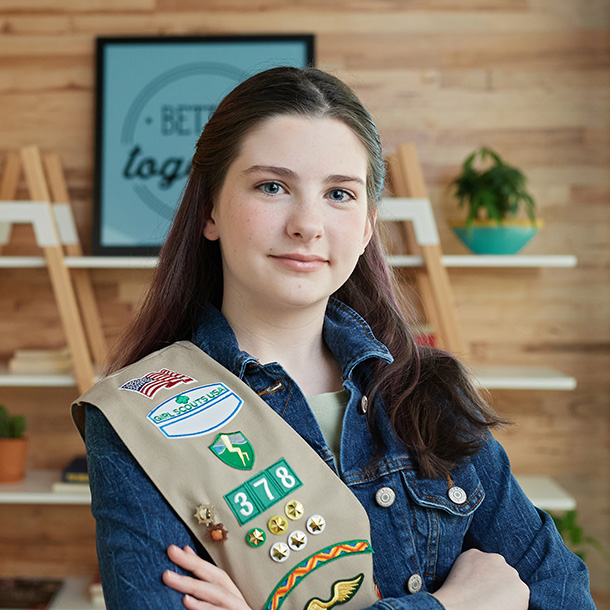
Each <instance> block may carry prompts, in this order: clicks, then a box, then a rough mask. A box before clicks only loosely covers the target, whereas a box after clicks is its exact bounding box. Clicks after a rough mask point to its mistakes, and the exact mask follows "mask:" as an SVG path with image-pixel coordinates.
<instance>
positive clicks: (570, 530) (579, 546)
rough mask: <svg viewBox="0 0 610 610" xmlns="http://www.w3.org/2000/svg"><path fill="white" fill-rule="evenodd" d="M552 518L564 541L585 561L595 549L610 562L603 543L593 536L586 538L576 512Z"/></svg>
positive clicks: (555, 515)
mask: <svg viewBox="0 0 610 610" xmlns="http://www.w3.org/2000/svg"><path fill="white" fill-rule="evenodd" d="M551 517H552V518H553V521H554V522H555V525H556V526H557V530H558V531H559V533H560V534H561V537H562V538H563V541H564V542H565V543H566V545H567V546H568V547H569V548H570V549H571V550H572V551H573V552H574V553H575V554H576V555H578V556H579V557H580V558H581V559H582V560H583V561H585V560H586V557H587V552H588V550H589V548H594V549H595V550H597V551H598V552H599V553H600V555H601V556H602V557H603V558H604V559H605V560H606V561H610V554H609V553H608V551H607V550H606V549H605V548H604V547H603V546H602V545H601V543H600V542H599V541H598V540H596V539H595V538H592V537H591V536H585V534H584V531H583V528H582V526H581V525H579V523H578V514H577V512H576V511H575V510H568V511H566V512H565V513H563V514H561V515H557V514H551Z"/></svg>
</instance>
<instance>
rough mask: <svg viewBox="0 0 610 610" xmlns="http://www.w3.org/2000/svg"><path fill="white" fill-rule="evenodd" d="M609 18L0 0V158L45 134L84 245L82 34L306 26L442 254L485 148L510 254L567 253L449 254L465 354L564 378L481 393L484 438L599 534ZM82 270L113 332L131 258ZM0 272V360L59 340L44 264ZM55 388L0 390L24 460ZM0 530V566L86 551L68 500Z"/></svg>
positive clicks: (20, 567) (24, 246)
mask: <svg viewBox="0 0 610 610" xmlns="http://www.w3.org/2000/svg"><path fill="white" fill-rule="evenodd" d="M609 24H610V3H609V2H608V1H607V0H459V1H458V0H402V1H400V0H379V1H372V0H369V1H364V0H336V1H335V2H321V1H319V0H284V1H283V0H265V1H264V2H263V1H259V2H257V1H256V0H249V1H245V0H81V1H78V0H0V32H1V34H0V162H3V161H4V158H5V155H6V153H7V152H8V151H10V150H14V149H17V148H18V147H19V146H21V145H25V144H30V143H36V144H38V145H39V146H40V147H41V148H42V149H43V151H46V150H55V151H58V152H59V153H60V155H61V158H62V161H63V163H64V165H65V167H66V168H67V178H68V185H69V189H70V194H71V197H72V199H73V203H74V207H75V214H76V219H77V223H78V229H79V233H80V236H81V239H82V241H83V244H84V245H85V248H87V247H88V245H89V243H90V234H91V217H92V196H91V192H92V172H93V136H94V131H93V125H94V119H93V108H94V96H95V91H94V82H95V80H94V79H95V75H94V65H95V64H94V38H95V37H96V36H101V35H138V34H141V35H144V34H149V35H150V34H155V35H164V34H165V35H169V34H173V35H182V34H184V35H187V34H230V33H303V32H305V33H309V32H311V33H314V34H315V35H316V44H317V64H318V65H319V66H320V67H322V68H325V69H328V70H331V71H333V72H334V73H336V74H337V75H338V76H340V77H342V78H344V79H345V80H346V81H347V82H348V83H349V84H350V85H352V86H353V87H354V89H355V90H356V91H357V93H358V94H359V95H360V96H361V98H362V99H363V100H364V101H365V103H366V104H367V105H368V106H369V108H370V109H371V110H372V112H373V114H374V116H375V118H376V120H377V123H378V125H379V128H380V130H381V133H382V137H383V141H384V144H385V146H386V149H387V150H388V151H391V150H393V149H394V148H395V147H396V145H397V144H398V143H400V142H403V141H407V140H413V141H415V142H416V143H417V145H418V147H419V152H420V156H421V159H422V162H423V168H424V173H425V176H426V180H427V182H428V184H429V188H430V193H431V197H432V200H433V205H434V209H435V213H436V215H437V220H438V223H439V228H440V232H441V237H442V243H443V248H444V250H445V252H447V253H464V249H463V248H462V246H461V245H460V244H459V243H458V242H457V240H456V239H455V238H454V237H453V236H452V234H451V232H450V230H449V228H448V224H447V222H446V221H447V220H448V219H451V218H454V217H458V216H459V212H458V210H457V208H456V205H455V201H454V200H453V199H452V197H451V193H450V190H449V189H448V184H449V183H450V181H451V179H452V178H453V177H454V176H455V174H456V172H457V170H458V167H459V165H460V163H461V161H462V160H463V159H464V157H465V156H466V155H467V154H468V153H469V152H471V151H472V150H473V149H474V148H475V147H477V146H479V145H482V144H488V145H490V146H492V147H495V148H496V149H497V150H498V151H499V152H500V153H501V154H503V155H504V156H505V157H506V158H507V160H508V161H509V162H512V163H514V164H516V165H518V166H520V167H522V168H523V169H524V170H525V172H526V174H527V175H528V177H529V180H530V186H531V190H532V191H533V193H534V195H535V197H536V198H537V200H538V202H539V206H540V211H541V215H542V216H543V217H544V219H545V220H546V228H545V229H544V230H543V232H542V233H541V234H540V235H539V236H538V237H537V238H536V240H535V241H534V242H533V243H532V244H531V245H530V246H528V249H527V252H529V253H541V254H564V253H570V254H575V255H577V256H578V260H579V264H578V268H576V269H574V270H552V269H551V270H528V271H517V270H511V271H498V270H495V271H472V270H452V271H451V272H450V273H451V281H452V285H453V287H454V291H455V297H456V301H457V306H458V314H459V322H460V324H461V327H462V330H463V333H464V335H465V337H466V338H467V340H468V344H469V347H470V350H471V353H472V354H473V355H474V358H475V359H476V360H477V361H478V362H481V363H489V364H531V365H550V366H553V367H555V368H559V369H562V370H563V371H565V372H566V373H569V374H571V375H573V376H575V377H577V379H578V382H579V385H578V389H577V390H576V391H574V392H517V391H512V392H508V391H501V392H500V391H498V392H494V395H493V396H494V402H495V404H496V407H497V408H498V409H499V410H500V411H501V412H502V413H503V414H504V415H505V416H507V417H509V418H512V419H513V420H514V421H515V422H516V425H515V426H513V427H511V428H509V429H508V430H506V431H505V432H503V433H501V434H500V437H501V440H502V441H503V442H504V444H505V446H506V447H507V450H508V452H509V454H510V457H511V459H512V462H513V466H514V469H515V470H516V471H517V472H520V473H532V474H551V475H553V476H555V477H556V478H557V480H558V481H559V482H560V483H562V484H563V485H564V486H565V487H566V488H567V489H568V490H569V491H570V492H571V493H573V494H574V495H575V496H576V498H577V500H578V504H579V509H580V511H579V512H580V516H581V520H582V523H583V525H584V527H585V530H586V533H587V534H588V535H591V536H594V537H595V538H597V539H599V540H600V541H601V542H602V543H603V544H605V545H606V548H610V526H609V519H608V516H609V513H610V476H609V475H610V442H609V441H610V431H609V411H610V374H609V371H610V316H609V307H610V305H609V303H610V282H609V279H610V278H609V264H610V205H609V200H610V163H609V161H610V152H609V151H610V147H609V146H608V145H609V144H610V35H609V31H608V30H609ZM22 195H24V196H25V194H24V193H23V192H22ZM31 251H32V236H31V232H30V231H29V230H26V229H20V230H18V231H16V233H15V244H14V245H13V246H11V249H10V250H9V252H11V253H29V252H31ZM93 278H94V282H95V289H96V294H97V297H98V300H99V302H100V306H101V311H102V316H103V323H104V327H105V330H106V333H107V335H108V337H109V339H110V340H112V339H114V338H116V336H117V334H118V333H119V330H120V328H121V327H122V326H123V325H124V324H125V323H126V321H127V320H128V319H129V316H130V315H131V312H132V310H133V307H134V303H135V302H136V301H137V298H138V297H137V295H138V294H139V291H140V289H141V286H142V285H143V283H144V282H145V281H146V278H147V273H144V272H133V271H96V272H94V273H93ZM0 282H1V284H0V285H1V290H0V337H2V340H1V342H0V357H3V358H4V359H6V358H8V355H9V354H10V353H11V352H12V351H13V350H14V349H15V348H17V347H39V346H45V347H55V346H59V345H62V343H63V339H62V337H61V333H60V331H59V328H58V318H57V314H56V312H55V309H54V306H53V302H52V298H51V293H50V288H49V285H48V281H47V279H46V275H45V272H44V271H43V270H28V271H26V270H19V271H16V270H6V269H4V270H0ZM73 395H74V393H73V392H72V391H70V390H48V389H47V390H36V389H29V390H27V389H6V388H0V402H2V403H5V404H7V405H8V406H9V407H11V408H13V409H19V410H22V411H23V412H25V413H27V415H28V416H29V420H30V433H31V437H32V443H31V452H30V456H29V465H30V467H36V468H45V467H47V468H50V467H59V466H61V464H62V463H63V462H64V461H65V460H66V459H67V458H68V457H70V456H71V455H72V453H74V452H76V451H78V450H79V449H80V440H79V439H78V438H77V436H76V433H75V432H74V430H73V429H72V427H71V423H70V421H69V419H68V417H67V405H68V403H69V401H70V399H71V398H72V397H73ZM0 533H1V540H2V542H1V543H0V573H1V574H15V573H20V574H29V575H42V574H46V575H57V576H59V575H64V574H75V575H77V574H86V573H89V572H91V570H92V569H93V567H94V566H95V554H94V549H93V543H92V536H93V524H92V522H91V518H90V517H89V516H88V509H86V508H79V507H74V508H70V509H65V508H59V507H54V508H53V507H6V506H2V507H1V508H0ZM57 541H63V544H62V552H61V553H54V552H53V548H52V545H53V543H56V542H57ZM58 557H59V560H58ZM588 563H589V565H590V568H591V572H592V582H593V588H594V590H595V591H596V598H597V600H598V605H599V607H600V608H608V607H610V584H609V583H610V570H609V564H608V563H604V561H603V560H602V559H601V558H600V556H599V555H598V554H597V553H596V552H595V551H591V552H590V553H589V558H588Z"/></svg>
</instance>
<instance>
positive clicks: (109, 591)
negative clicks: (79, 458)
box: [86, 405, 206, 610]
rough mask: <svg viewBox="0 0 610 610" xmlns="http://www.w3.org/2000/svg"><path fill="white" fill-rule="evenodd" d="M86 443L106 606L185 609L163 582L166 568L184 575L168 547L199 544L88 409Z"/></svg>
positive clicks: (103, 421)
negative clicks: (173, 559)
mask: <svg viewBox="0 0 610 610" xmlns="http://www.w3.org/2000/svg"><path fill="white" fill-rule="evenodd" d="M86 445H87V464H88V470H89V484H90V487H91V512H92V513H93V516H94V517H95V521H96V544H97V554H98V561H99V566H100V575H101V579H102V587H103V590H104V598H105V601H106V608H107V609H108V610H141V609H142V608H147V609H150V610H157V609H158V610H171V609H172V608H176V610H178V609H183V608H184V606H183V604H182V594H181V593H178V592H177V591H174V590H173V589H170V588H169V587H168V586H167V585H165V584H164V583H163V581H162V580H161V575H162V573H163V572H164V571H165V570H166V569H172V570H174V571H176V572H179V573H182V574H185V573H186V572H184V571H182V570H181V569H180V568H178V566H176V565H175V564H174V563H173V562H172V561H171V560H170V559H169V558H168V556H167V552H166V551H167V547H168V546H170V544H176V545H178V546H180V547H183V546H185V545H187V544H188V545H190V546H191V547H192V548H194V549H195V550H196V551H197V553H198V554H199V555H200V556H202V557H206V553H205V550H203V547H202V546H201V545H200V543H199V542H198V541H197V540H196V539H194V538H193V537H191V535H190V533H189V531H188V529H187V528H186V526H185V525H184V524H183V523H182V521H181V520H180V519H179V517H178V516H177V515H176V514H175V513H174V511H173V510H172V508H171V507H170V506H169V505H168V503H167V502H166V501H165V499H164V498H163V496H162V495H161V494H160V493H159V491H158V490H157V488H156V487H155V486H154V485H153V484H152V482H151V481H150V479H149V478H148V477H147V476H146V474H145V473H144V471H143V470H142V468H141V467H140V465H139V464H138V463H137V462H136V461H135V459H134V458H133V456H132V455H131V454H130V453H129V451H128V450H127V448H126V447H125V445H124V444H123V442H122V441H121V439H120V438H119V437H118V435H117V434H116V432H115V431H114V429H113V428H112V426H111V425H110V423H109V422H108V420H107V419H106V418H105V417H104V415H103V414H102V413H101V411H99V410H98V409H97V408H95V407H92V406H90V405H88V406H87V407H86Z"/></svg>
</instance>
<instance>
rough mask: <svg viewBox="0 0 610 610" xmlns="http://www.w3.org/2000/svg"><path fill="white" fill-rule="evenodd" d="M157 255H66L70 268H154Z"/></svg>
mask: <svg viewBox="0 0 610 610" xmlns="http://www.w3.org/2000/svg"><path fill="white" fill-rule="evenodd" d="M158 262H159V258H158V257H157V256H66V266H68V267H70V268H72V269H154V268H155V267H156V266H157V263H158Z"/></svg>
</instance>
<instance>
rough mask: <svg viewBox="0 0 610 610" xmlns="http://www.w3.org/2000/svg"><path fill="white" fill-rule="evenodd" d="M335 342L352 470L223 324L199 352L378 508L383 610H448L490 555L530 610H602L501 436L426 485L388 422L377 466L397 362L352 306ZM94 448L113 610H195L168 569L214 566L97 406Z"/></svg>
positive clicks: (333, 321) (90, 421)
mask: <svg viewBox="0 0 610 610" xmlns="http://www.w3.org/2000/svg"><path fill="white" fill-rule="evenodd" d="M323 333H324V340H325V341H326V344H327V345H328V347H329V349H330V350H331V351H332V353H333V354H334V356H335V358H336V359H337V361H338V362H339V364H340V366H341V369H342V376H343V386H344V388H345V389H346V390H347V391H348V393H349V396H350V398H349V402H348V405H347V408H346V411H345V416H344V420H343V430H342V436H341V452H340V464H339V466H340V467H339V468H337V465H336V464H335V462H334V458H333V455H332V453H331V452H330V450H329V448H328V446H327V444H326V441H325V439H324V436H323V434H322V432H321V430H320V427H319V426H318V423H317V421H316V418H315V416H314V415H313V413H312V411H311V409H310V408H309V406H308V404H307V402H306V399H305V397H304V396H303V394H302V392H301V390H300V389H299V387H298V386H297V385H296V383H295V382H294V381H293V380H292V379H291V378H290V376H289V375H288V374H287V373H286V371H285V370H284V369H283V368H282V367H281V366H280V365H279V364H277V363H270V364H265V365H261V364H260V363H259V362H258V361H257V360H256V359H255V358H253V357H252V356H250V355H249V354H247V353H246V352H243V351H241V350H240V349H239V347H238V344H237V341H236V338H235V335H234V333H233V331H232V330H231V328H230V326H229V324H228V323H227V321H226V320H225V318H224V316H223V315H222V314H221V313H220V312H219V311H218V310H216V309H215V308H213V307H211V306H208V307H207V308H206V310H205V312H204V314H203V315H202V317H201V319H200V322H199V325H198V328H197V329H196V331H195V333H194V335H193V338H192V340H193V342H194V343H195V344H196V345H197V346H199V347H200V348H201V349H202V350H204V351H205V352H207V353H208V354H209V355H210V356H212V357H213V358H214V359H215V360H217V361H218V362H220V363H221V364H222V365H223V366H225V367H226V368H227V369H229V370H230V371H231V372H233V373H234V374H235V375H237V376H238V377H240V378H241V379H242V380H243V381H244V382H246V383H247V384H248V385H249V386H250V387H251V388H252V389H253V390H254V391H255V392H257V393H258V394H259V395H260V396H261V397H262V398H263V399H264V400H265V401H266V402H267V403H268V405H269V406H270V407H271V408H272V409H273V410H275V411H276V412H277V413H278V414H279V415H281V416H282V417H283V418H284V420H285V421H286V422H288V423H289V424H290V425H291V426H292V428H293V429H294V430H296V431H297V432H298V433H299V434H300V435H301V436H302V437H303V438H304V439H305V440H306V441H307V442H308V443H309V445H310V446H311V447H312V448H313V449H314V450H315V451H316V452H317V453H318V455H319V456H320V457H321V458H322V459H323V460H324V461H325V462H326V463H327V464H328V466H329V468H332V469H333V470H334V471H335V472H340V473H341V477H342V478H343V480H344V481H345V483H346V484H347V485H348V487H349V488H350V489H351V491H352V492H353V493H354V495H355V496H356V497H357V498H358V500H359V501H360V502H361V503H362V504H363V506H364V507H365V508H366V510H367V513H368V515H369V519H370V524H371V542H372V546H373V549H374V555H373V565H374V575H375V579H376V581H377V585H378V587H379V590H380V592H381V595H382V598H383V599H382V600H381V601H379V602H377V603H376V604H375V606H374V608H376V609H378V610H390V609H392V610H428V609H429V610H439V609H441V608H443V605H442V604H441V603H440V602H439V601H438V600H437V599H436V598H435V597H433V595H432V594H433V593H434V591H436V590H437V589H438V588H439V587H440V586H441V585H442V584H443V582H444V580H445V578H446V577H447V575H448V573H449V571H450V569H451V567H452V565H453V563H454V561H455V560H456V558H457V557H458V555H459V554H460V553H461V552H463V551H465V550H467V549H470V548H476V549H479V550H481V551H485V552H492V553H500V554H501V555H503V556H504V558H505V559H506V561H507V562H508V563H509V564H510V565H511V566H513V567H514V568H515V569H516V570H517V571H518V572H519V575H520V577H521V579H522V580H523V581H524V582H525V583H526V584H527V585H528V586H529V588H530V608H532V609H536V610H561V609H564V608H565V609H566V610H568V609H569V610H574V609H576V608H578V609H579V610H588V609H590V608H592V609H594V608H595V605H594V603H593V601H592V599H591V596H590V592H589V579H588V572H587V569H586V567H585V565H584V564H583V563H582V561H580V559H578V558H577V557H576V556H575V555H573V554H572V553H571V552H570V551H568V549H567V548H566V547H565V546H564V544H563V542H562V539H561V537H560V535H559V534H558V532H557V530H556V528H555V526H554V524H553V521H552V519H551V518H550V517H549V516H548V515H547V514H546V513H544V512H542V511H540V510H537V509H536V508H534V506H533V505H532V504H531V502H530V501H529V500H528V499H527V498H526V496H525V495H524V493H523V491H522V490H521V489H520V488H519V485H518V484H517V482H516V481H515V479H514V478H513V476H512V474H511V471H510V465H509V462H508V458H507V456H506V454H505V452H504V450H503V449H502V447H501V446H500V445H499V444H498V443H497V442H496V441H495V440H494V439H493V438H492V437H491V436H490V437H489V438H488V440H487V441H486V443H485V444H484V446H483V448H482V449H481V451H480V452H479V453H478V454H477V455H476V456H474V457H472V458H469V459H465V460H463V461H462V462H461V463H460V464H459V466H458V467H456V468H455V469H454V470H453V471H452V472H451V474H450V478H449V477H442V478H438V479H424V478H421V477H420V476H419V475H418V473H417V471H416V469H415V467H414V465H413V462H412V459H411V457H410V455H409V453H408V451H407V450H406V449H405V447H404V446H403V445H402V444H401V443H400V442H399V441H398V440H397V439H396V437H395V435H394V434H393V433H392V431H391V428H390V426H389V423H388V421H387V417H386V416H385V413H384V411H383V409H379V410H378V414H379V417H378V425H379V426H380V429H381V431H382V435H383V438H384V443H385V447H386V450H385V454H384V457H383V459H382V460H381V461H379V460H377V461H376V462H375V461H371V456H372V440H371V435H370V432H369V429H368V426H367V421H366V416H365V415H364V413H363V411H365V409H363V404H364V403H365V402H366V398H365V397H363V396H362V392H361V390H360V383H359V379H361V378H362V375H363V374H364V372H365V371H366V369H367V366H368V365H370V363H371V362H372V361H373V360H374V359H382V360H385V361H387V362H391V361H392V356H391V355H390V353H389V351H388V350H387V348H386V347H385V346H384V345H383V344H382V343H380V342H379V341H378V340H377V339H376V338H375V337H374V336H373V333H372V331H371V329H370V327H369V326H368V325H367V324H366V322H365V321H364V320H363V319H362V318H361V317H360V316H359V315H358V314H356V313H355V312H354V311H353V310H351V309H350V308H348V307H347V306H345V305H344V304H342V303H340V302H339V301H336V300H331V302H330V303H329V306H328V308H327V313H326V319H325V323H324V330H323ZM363 398H364V402H363ZM86 443H87V456H88V467H89V477H90V485H91V491H92V513H93V515H94V517H95V519H96V539H97V551H98V558H99V565H100V571H101V576H102V583H103V587H104V595H105V599H106V606H107V608H108V609H109V610H136V609H137V610H141V609H143V608H151V609H163V610H169V609H171V608H176V609H178V608H182V607H183V605H182V602H181V599H182V595H181V594H180V593H178V592H176V591H174V590H172V589H170V588H169V587H167V586H166V585H165V584H163V582H162V580H161V574H162V572H163V571H164V570H166V569H173V570H176V571H178V572H180V573H184V572H182V571H181V570H180V569H178V568H177V567H176V566H175V565H174V564H173V563H172V562H171V561H170V560H169V558H168V557H167V554H166V550H167V547H168V546H169V545H170V544H177V545H179V546H184V545H187V544H189V545H191V546H192V547H193V548H195V550H196V551H197V552H198V553H199V554H200V555H201V556H202V557H207V555H206V552H205V550H204V549H203V547H202V546H201V545H200V544H199V542H198V541H197V540H196V539H195V538H193V537H192V535H191V534H190V533H189V530H188V529H187V527H186V526H185V525H184V523H183V522H182V521H180V520H179V519H178V517H177V516H176V515H175V513H174V512H173V510H172V508H171V507H170V506H169V505H168V504H167V502H166V501H165V499H164V498H163V497H162V496H161V495H160V493H159V492H158V491H157V489H156V488H155V487H154V485H153V484H152V483H151V482H150V480H149V479H148V477H147V476H146V475H145V474H144V472H143V471H142V469H141V468H140V466H139V465H138V463H137V462H136V461H135V460H134V458H133V457H132V456H131V454H130V453H129V451H128V450H127V449H126V447H125V446H124V444H123V443H122V441H121V440H120V439H119V437H118V436H117V434H116V433H115V431H114V430H113V429H112V427H111V426H110V424H109V423H108V422H107V420H106V419H105V418H104V416H103V415H102V414H101V412H100V411H98V410H97V409H96V408H94V407H92V406H88V407H87V421H86ZM381 488H389V492H388V489H386V490H384V491H385V494H377V492H378V491H379V490H380V489H381ZM451 488H454V489H455V488H460V490H463V491H464V492H465V497H459V498H458V499H457V502H456V501H453V500H452V497H453V498H454V500H456V498H455V495H454V494H452V493H449V490H450V489H451ZM388 498H389V500H388ZM346 518H349V517H348V516H346Z"/></svg>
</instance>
